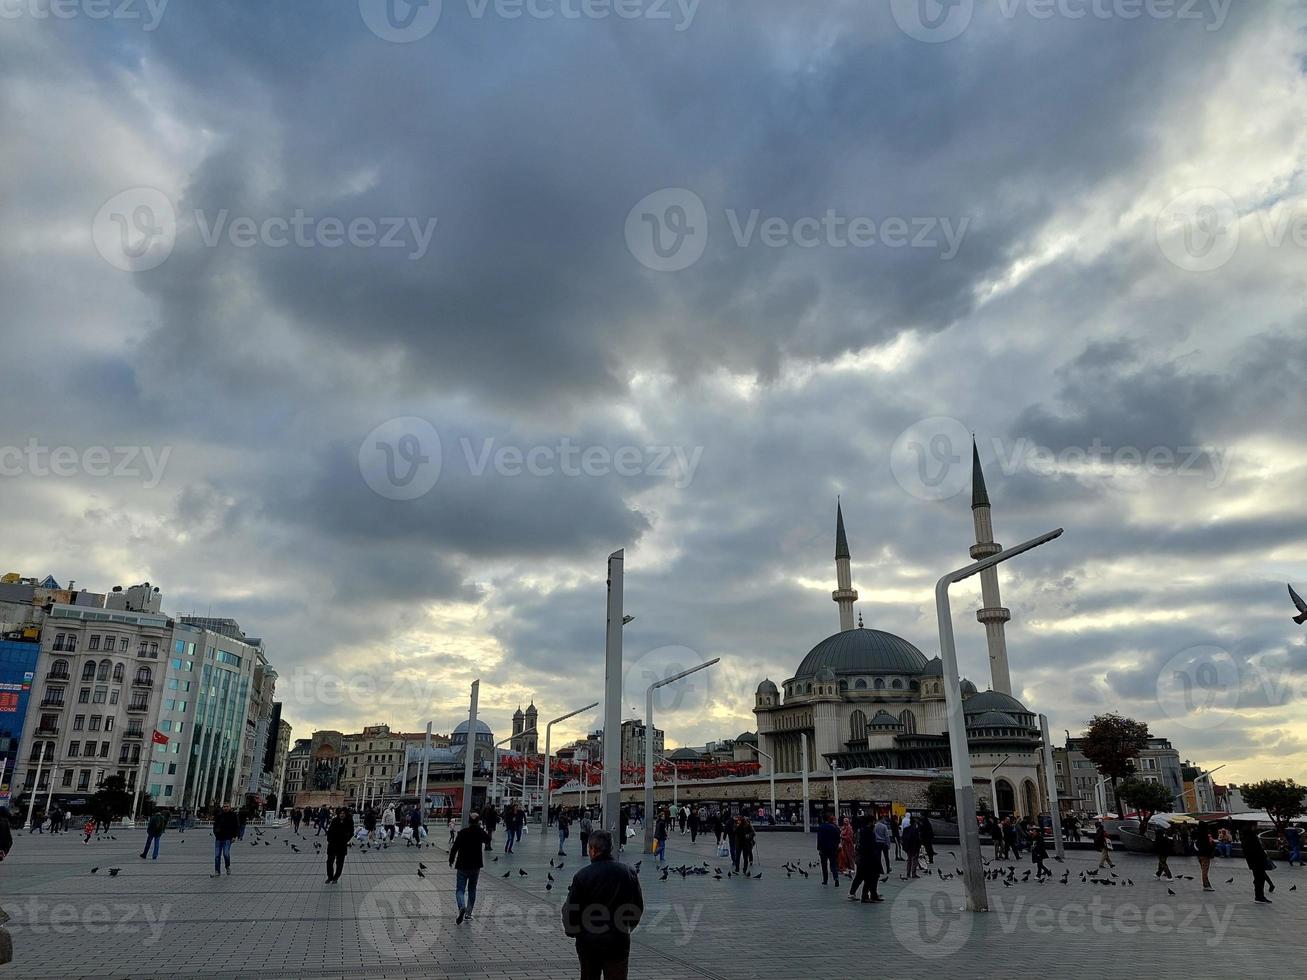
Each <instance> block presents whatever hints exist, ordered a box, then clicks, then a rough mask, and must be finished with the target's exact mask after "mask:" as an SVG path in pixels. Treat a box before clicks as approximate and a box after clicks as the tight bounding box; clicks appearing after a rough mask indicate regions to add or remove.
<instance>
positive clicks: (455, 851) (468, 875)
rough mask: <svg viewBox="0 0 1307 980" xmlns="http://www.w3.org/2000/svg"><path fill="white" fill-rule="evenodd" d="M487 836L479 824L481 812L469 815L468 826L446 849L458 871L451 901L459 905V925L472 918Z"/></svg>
mask: <svg viewBox="0 0 1307 980" xmlns="http://www.w3.org/2000/svg"><path fill="white" fill-rule="evenodd" d="M489 841H490V835H489V834H487V833H486V832H485V830H484V829H482V827H481V815H480V814H479V813H476V812H475V811H474V812H472V813H470V814H468V825H467V826H466V827H464V828H463V829H462V830H460V831H459V832H458V833H457V834H456V835H455V837H454V843H453V844H451V845H450V848H449V866H450V867H451V868H454V869H455V871H457V872H458V873H457V875H456V876H455V884H454V901H455V902H456V903H457V905H458V920H457V923H456V924H458V925H462V923H463V920H464V919H470V918H472V910H473V909H474V908H475V907H476V903H477V879H478V878H480V877H481V869H482V868H483V867H485V857H484V855H485V851H486V844H487V843H489Z"/></svg>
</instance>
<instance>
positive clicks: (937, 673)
mask: <svg viewBox="0 0 1307 980" xmlns="http://www.w3.org/2000/svg"><path fill="white" fill-rule="evenodd" d="M921 676H922V677H943V676H944V661H942V660H940V659H939V657H932V658H931V659H930V660H927V661H926V665H925V666H924V667H922V668H921Z"/></svg>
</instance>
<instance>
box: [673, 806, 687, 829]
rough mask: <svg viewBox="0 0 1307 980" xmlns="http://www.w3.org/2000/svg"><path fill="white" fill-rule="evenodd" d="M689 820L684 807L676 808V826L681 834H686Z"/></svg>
mask: <svg viewBox="0 0 1307 980" xmlns="http://www.w3.org/2000/svg"><path fill="white" fill-rule="evenodd" d="M688 819H689V816H688V815H687V813H686V811H685V808H684V807H679V806H678V807H677V808H676V824H677V826H678V827H679V828H680V832H681V834H684V833H685V821H686V820H688Z"/></svg>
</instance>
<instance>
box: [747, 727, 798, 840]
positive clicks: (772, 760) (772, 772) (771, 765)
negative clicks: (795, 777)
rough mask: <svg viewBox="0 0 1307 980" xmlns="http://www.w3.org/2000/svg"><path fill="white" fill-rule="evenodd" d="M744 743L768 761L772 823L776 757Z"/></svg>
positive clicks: (774, 803)
mask: <svg viewBox="0 0 1307 980" xmlns="http://www.w3.org/2000/svg"><path fill="white" fill-rule="evenodd" d="M744 745H745V747H746V748H750V749H753V751H755V752H757V753H758V754H759V755H760V756H762V757H763V758H764V759H766V760H767V763H768V769H767V781H768V782H769V783H770V784H771V819H772V823H775V822H776V759H775V758H774V757H773V756H772V755H771V754H770V753H768V752H764V751H763V750H762V749H760V748H758V746H756V745H750V744H749V743H748V742H745V743H744ZM804 781H805V782H806V781H807V780H806V779H805V780H804ZM805 795H806V794H805Z"/></svg>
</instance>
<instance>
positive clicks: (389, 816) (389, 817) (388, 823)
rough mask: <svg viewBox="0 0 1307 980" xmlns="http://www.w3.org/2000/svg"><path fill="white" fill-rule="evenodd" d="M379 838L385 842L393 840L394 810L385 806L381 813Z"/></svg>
mask: <svg viewBox="0 0 1307 980" xmlns="http://www.w3.org/2000/svg"><path fill="white" fill-rule="evenodd" d="M381 836H382V837H384V838H385V839H386V840H388V841H390V840H394V839H395V808H394V807H393V806H389V805H388V806H387V807H386V809H385V810H383V811H382V813H381Z"/></svg>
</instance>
